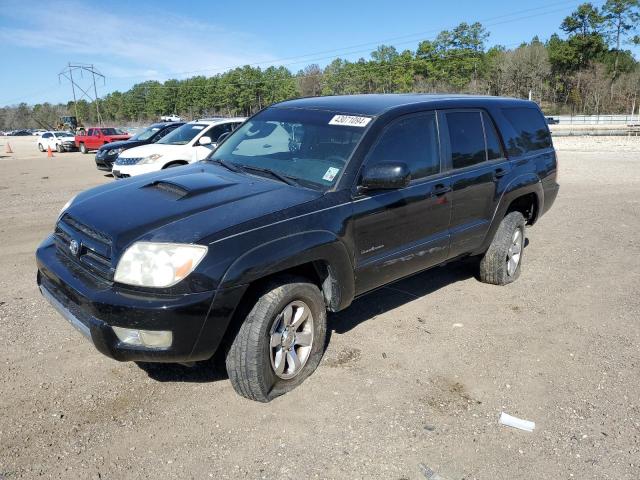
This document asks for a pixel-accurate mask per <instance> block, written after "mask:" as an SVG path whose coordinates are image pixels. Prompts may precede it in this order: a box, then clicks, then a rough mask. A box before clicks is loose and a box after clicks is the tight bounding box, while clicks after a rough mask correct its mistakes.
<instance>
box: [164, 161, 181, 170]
mask: <svg viewBox="0 0 640 480" xmlns="http://www.w3.org/2000/svg"><path fill="white" fill-rule="evenodd" d="M184 165H186V163H170V164H169V165H165V166H164V167H162V170H166V169H167V168H175V167H182V166H184Z"/></svg>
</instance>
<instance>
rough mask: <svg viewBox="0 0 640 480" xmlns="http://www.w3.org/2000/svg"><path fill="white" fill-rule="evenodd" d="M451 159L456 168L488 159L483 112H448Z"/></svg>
mask: <svg viewBox="0 0 640 480" xmlns="http://www.w3.org/2000/svg"><path fill="white" fill-rule="evenodd" d="M446 116H447V125H448V127H449V142H450V145H451V161H452V166H453V168H454V169H458V168H465V167H469V166H471V165H476V164H478V163H482V162H484V161H486V160H487V152H486V150H485V140H484V128H483V126H482V117H481V112H479V111H469V112H448V113H447V114H446Z"/></svg>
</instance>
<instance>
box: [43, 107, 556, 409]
mask: <svg viewBox="0 0 640 480" xmlns="http://www.w3.org/2000/svg"><path fill="white" fill-rule="evenodd" d="M556 173H557V162H556V154H555V152H554V149H553V146H552V143H551V137H550V134H549V130H548V128H547V125H546V122H545V118H544V117H543V115H542V113H541V111H540V109H539V108H538V106H537V105H536V104H535V103H532V102H528V101H523V100H515V99H507V98H493V97H471V96H453V95H443V96H439V95H357V96H342V97H341V96H336V97H319V98H306V99H299V100H292V101H286V102H283V103H279V104H276V105H273V106H271V107H269V108H267V109H265V110H263V111H261V112H259V113H258V114H256V115H255V116H253V117H252V118H250V119H249V120H248V121H246V122H245V123H244V124H243V125H242V126H241V127H239V128H238V129H237V130H236V131H234V132H233V133H232V134H231V135H230V136H228V137H227V138H226V139H224V141H222V142H221V144H220V146H219V147H218V148H217V150H215V151H214V152H213V153H212V154H211V155H210V156H209V157H208V158H207V159H205V160H203V161H200V162H197V163H194V164H191V165H188V166H183V167H179V168H175V169H170V170H163V171H161V172H157V173H151V174H145V175H141V176H138V177H135V178H130V179H126V180H124V181H121V182H117V183H112V184H107V185H102V186H99V187H96V188H93V189H91V190H87V191H85V192H82V193H80V194H79V195H77V196H76V197H75V198H74V199H72V200H70V201H69V202H68V204H67V205H66V206H65V207H64V208H63V210H62V212H61V214H60V217H59V218H58V220H57V222H56V225H55V230H54V232H53V233H52V234H51V235H50V236H49V237H47V238H46V239H45V240H44V242H43V243H42V244H41V245H40V247H39V248H38V250H37V254H36V256H37V264H38V275H37V281H38V284H39V286H40V290H41V292H42V294H43V295H44V296H45V297H46V298H47V299H48V300H49V302H50V303H51V304H53V306H54V307H55V308H56V309H57V310H58V311H59V312H60V313H61V314H62V315H63V316H64V317H65V318H66V319H67V320H69V321H70V322H71V323H72V324H73V325H74V326H75V327H76V328H77V329H78V330H80V332H82V333H83V334H84V335H85V336H86V337H87V338H88V339H89V340H90V341H91V342H92V343H93V344H94V345H95V347H96V348H97V349H98V350H99V351H100V352H102V353H104V354H105V355H107V356H109V357H111V358H114V359H116V360H135V361H146V362H180V363H191V362H194V361H198V360H205V359H209V358H211V357H212V356H213V355H214V353H215V352H216V351H221V352H222V353H224V355H225V358H226V367H227V371H228V374H229V378H230V380H231V383H232V385H233V387H234V388H235V390H236V391H237V392H238V393H239V394H240V395H243V396H245V397H247V398H250V399H254V400H259V401H269V400H271V399H273V398H274V397H276V396H278V395H281V394H283V393H285V392H288V391H290V390H291V389H293V388H295V387H296V386H298V385H299V384H300V383H302V382H303V381H304V379H305V378H307V377H308V376H309V375H310V374H311V373H312V372H313V371H314V370H315V368H316V367H317V366H318V364H319V362H320V359H321V357H322V354H323V351H324V348H325V339H326V315H327V311H331V312H335V311H339V310H343V309H346V308H347V307H349V305H350V304H351V302H352V301H353V299H354V298H356V297H358V296H360V295H364V294H366V293H367V292H371V291H372V290H374V289H376V288H378V287H381V286H383V285H386V284H388V283H390V282H393V281H395V280H398V279H400V278H402V277H406V276H408V275H412V274H415V273H416V272H420V271H423V270H425V269H428V268H431V267H433V266H436V265H441V264H444V263H446V262H448V261H450V260H452V259H458V258H461V257H474V258H477V259H478V269H479V273H478V276H479V278H480V280H482V281H484V282H487V283H491V284H495V285H505V284H508V283H510V282H513V281H514V280H515V279H517V278H518V276H519V274H520V272H521V268H522V262H523V253H524V246H525V228H526V227H527V226H530V225H533V224H535V223H536V222H537V221H538V219H539V218H540V217H541V216H542V215H543V214H544V213H545V212H546V211H547V210H549V208H550V207H551V205H552V204H553V202H554V200H555V198H556V195H557V193H558V184H557V183H556ZM114 205H122V206H123V207H124V208H121V209H116V211H114ZM127 206H134V207H133V208H129V207H127Z"/></svg>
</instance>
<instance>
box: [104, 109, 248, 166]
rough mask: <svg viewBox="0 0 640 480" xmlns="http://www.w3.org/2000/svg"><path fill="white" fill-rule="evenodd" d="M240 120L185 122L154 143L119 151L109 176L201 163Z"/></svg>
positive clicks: (218, 119) (241, 118)
mask: <svg viewBox="0 0 640 480" xmlns="http://www.w3.org/2000/svg"><path fill="white" fill-rule="evenodd" d="M244 121H245V118H244V117H235V118H214V119H207V120H195V121H193V122H189V123H185V124H184V125H182V126H181V127H178V128H176V129H175V130H174V131H172V132H171V133H169V134H167V135H166V136H165V137H163V138H162V139H160V140H158V141H157V142H156V143H152V144H149V145H141V146H139V147H134V148H130V149H128V150H125V151H124V152H122V153H121V154H120V156H119V157H118V158H117V159H116V161H115V163H114V164H113V169H112V173H113V176H114V177H116V178H126V177H132V176H134V175H140V174H143V173H149V172H155V171H158V170H162V169H164V168H170V167H178V166H180V165H186V164H187V163H192V162H197V161H198V160H202V159H204V158H205V157H207V155H209V154H210V153H211V151H212V150H213V149H215V148H216V147H217V145H218V140H219V139H220V137H221V136H223V135H225V134H227V133H230V132H232V131H233V130H235V129H236V128H237V127H238V126H239V125H240V124H242V122H244Z"/></svg>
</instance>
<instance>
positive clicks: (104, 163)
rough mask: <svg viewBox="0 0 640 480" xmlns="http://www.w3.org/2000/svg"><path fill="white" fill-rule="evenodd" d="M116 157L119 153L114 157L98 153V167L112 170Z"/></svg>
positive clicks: (103, 169)
mask: <svg viewBox="0 0 640 480" xmlns="http://www.w3.org/2000/svg"><path fill="white" fill-rule="evenodd" d="M116 158H117V155H114V156H113V157H102V158H100V157H98V156H97V155H96V167H97V169H98V170H102V171H105V172H110V171H111V169H112V168H113V162H114V161H115V159H116Z"/></svg>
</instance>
